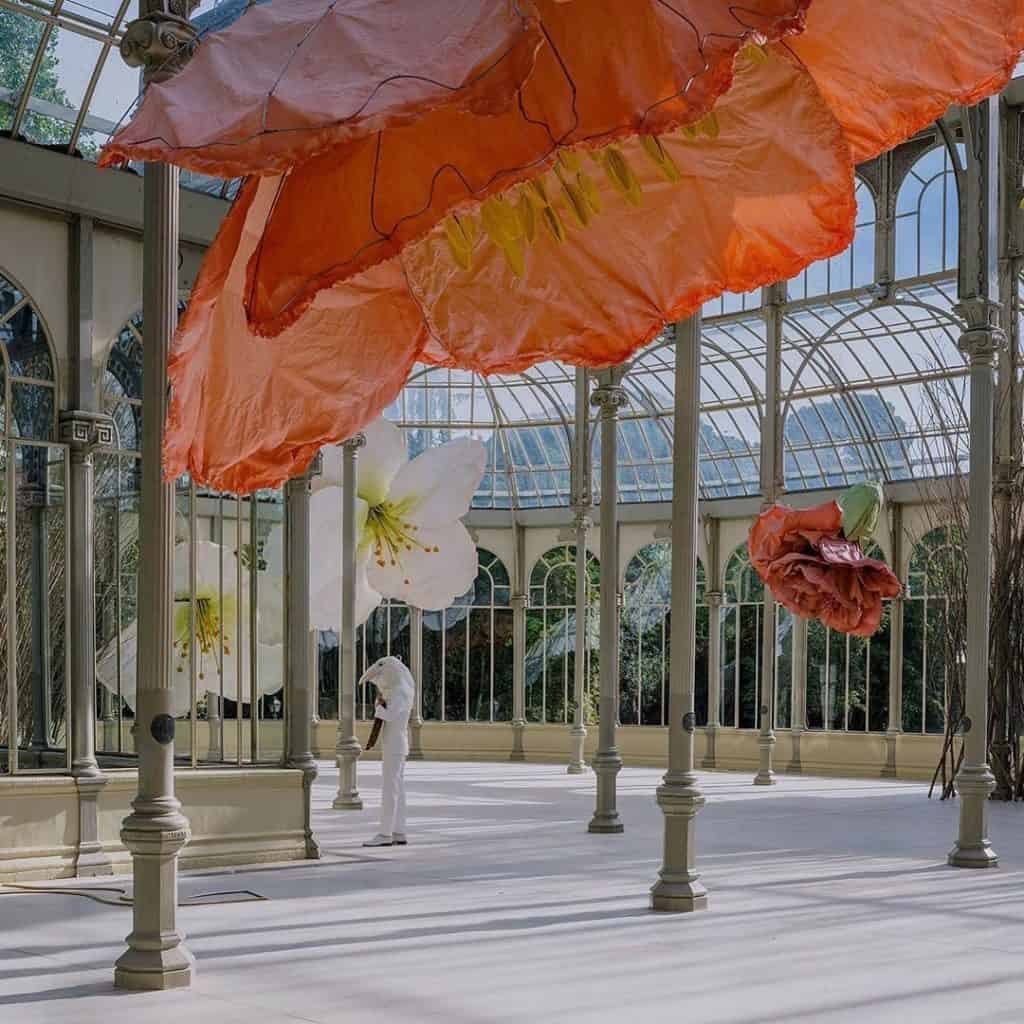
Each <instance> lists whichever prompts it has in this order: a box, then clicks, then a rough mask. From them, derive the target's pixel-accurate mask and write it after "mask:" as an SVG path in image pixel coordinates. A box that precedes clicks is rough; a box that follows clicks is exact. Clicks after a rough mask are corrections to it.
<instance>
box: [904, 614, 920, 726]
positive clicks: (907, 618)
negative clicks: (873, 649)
mask: <svg viewBox="0 0 1024 1024" xmlns="http://www.w3.org/2000/svg"><path fill="white" fill-rule="evenodd" d="M924 605H925V603H924V601H920V600H916V599H915V600H909V601H907V602H906V604H905V605H904V609H903V729H904V731H905V732H921V731H922V730H923V728H924Z"/></svg>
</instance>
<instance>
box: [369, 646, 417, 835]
mask: <svg viewBox="0 0 1024 1024" xmlns="http://www.w3.org/2000/svg"><path fill="white" fill-rule="evenodd" d="M363 682H367V683H373V684H374V686H376V687H377V690H378V696H377V706H376V711H375V713H374V723H373V731H372V732H371V734H370V740H369V742H368V743H367V744H366V749H367V750H372V749H373V748H374V746H376V743H377V738H378V736H380V735H381V733H382V732H383V739H382V740H381V804H380V832H378V833H377V835H375V836H374V837H373V838H372V839H369V840H367V841H366V842H365V843H363V846H405V845H406V843H407V842H408V840H407V839H406V837H405V762H406V758H407V757H408V756H409V715H410V714H411V713H412V706H413V702H414V701H415V699H416V684H415V683H414V682H413V678H412V674H411V673H410V672H409V670H408V669H407V668H406V667H405V665H403V664H402V662H401V661H399V660H398V658H393V657H391V656H390V655H389V656H388V657H386V658H381V659H380V661H376V662H374V663H373V664H372V665H371V666H370V667H369V668H368V669H367V670H366V672H365V673H364V674H363V678H362V679H361V680H360V683H363Z"/></svg>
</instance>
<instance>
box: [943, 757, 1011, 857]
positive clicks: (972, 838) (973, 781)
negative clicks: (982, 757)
mask: <svg viewBox="0 0 1024 1024" xmlns="http://www.w3.org/2000/svg"><path fill="white" fill-rule="evenodd" d="M995 785H996V780H995V776H994V775H993V774H992V772H991V771H990V770H989V767H988V765H987V764H983V765H968V766H967V767H965V768H961V769H960V774H959V775H957V777H956V791H957V794H958V795H959V797H960V834H959V836H958V837H957V841H956V845H955V846H954V847H953V849H952V850H951V851H950V853H949V856H948V857H947V861H948V863H949V864H950V866H951V867H954V868H994V867H998V866H999V856H998V854H996V852H995V850H993V849H992V843H991V842H990V841H989V838H988V798H989V796H990V795H991V794H992V791H993V790H994V789H995Z"/></svg>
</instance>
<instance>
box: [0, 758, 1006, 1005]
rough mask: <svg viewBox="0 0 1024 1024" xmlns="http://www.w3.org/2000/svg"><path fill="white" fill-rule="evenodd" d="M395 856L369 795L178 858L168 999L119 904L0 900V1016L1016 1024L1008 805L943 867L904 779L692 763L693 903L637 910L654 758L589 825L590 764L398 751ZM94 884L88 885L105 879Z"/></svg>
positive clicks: (930, 823)
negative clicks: (314, 836) (384, 841)
mask: <svg viewBox="0 0 1024 1024" xmlns="http://www.w3.org/2000/svg"><path fill="white" fill-rule="evenodd" d="M408 777H409V788H410V804H411V809H412V813H411V821H410V826H411V828H410V831H411V839H412V841H413V843H414V845H410V846H409V847H408V848H406V849H401V850H399V849H395V850H384V851H366V853H372V854H373V855H372V856H364V851H363V850H362V849H361V848H360V847H359V842H360V841H361V839H362V838H364V837H365V836H366V835H368V834H370V833H371V832H372V831H373V820H374V817H375V811H376V805H377V796H378V781H379V766H378V765H375V764H367V765H364V766H363V767H362V769H361V782H362V788H363V792H364V796H365V797H366V802H367V809H366V810H365V811H363V812H361V813H352V812H349V813H341V812H333V811H331V810H330V799H331V797H332V795H333V790H334V784H335V781H336V776H335V773H334V771H333V768H332V767H331V766H329V765H325V766H323V775H322V776H321V779H320V780H319V781H318V784H317V787H316V792H315V800H316V823H317V827H318V829H319V833H320V836H321V839H322V843H323V847H324V851H325V858H324V860H323V861H321V862H319V863H316V864H305V865H293V866H284V867H275V868H269V869H268V868H265V869H262V870H239V871H235V872H218V873H213V874H203V875H198V874H191V875H186V876H183V879H182V891H183V893H184V894H197V893H210V892H217V891H224V890H237V889H251V890H254V891H256V892H258V893H260V894H261V895H263V896H265V897H267V901H266V902H248V903H235V904H225V905H220V906H202V907H191V908H185V909H183V910H182V911H181V912H180V920H181V923H182V925H183V927H184V928H185V930H186V931H187V932H188V942H189V945H190V947H191V949H192V950H193V952H194V953H195V954H196V957H197V960H198V963H197V971H196V976H195V980H194V983H193V986H192V988H191V989H190V990H188V991H180V992H170V993H147V994H141V995H139V994H128V993H121V992H116V991H115V990H114V989H113V987H112V984H111V977H112V973H111V965H112V964H113V962H114V960H115V958H116V957H117V956H118V954H119V953H120V951H121V949H122V937H123V936H124V935H125V934H126V933H127V932H128V930H129V927H130V913H129V911H127V910H125V909H122V908H117V907H110V906H104V905H100V904H97V903H95V902H93V901H91V900H88V899H83V898H81V897H79V896H72V895H66V894H60V895H50V894H45V895H37V894H32V895H0V1024H38V1022H42V1021H46V1022H56V1021H61V1022H66V1024H92V1022H104V1024H129V1022H131V1024H151V1022H154V1024H164V1022H177V1021H181V1022H187V1024H284V1022H293V1021H307V1022H310V1021H311V1022H318V1024H320V1022H322V1024H327V1022H340V1021H363V1020H365V1021H367V1022H373V1024H377V1022H380V1024H405V1022H429V1021H445V1022H451V1024H491V1022H498V1021H502V1022H504V1021H509V1022H511V1021H515V1022H529V1021H545V1022H546V1021H551V1022H558V1024H563V1022H564V1024H577V1022H579V1024H583V1022H587V1024H590V1022H597V1021H615V1022H616V1024H622V1022H626V1024H640V1022H641V1021H644V1022H646V1021H658V1022H660V1021H666V1022H667V1021H672V1022H685V1024H711V1022H723V1024H724V1022H731V1024H740V1022H742V1024H753V1022H759V1024H769V1022H771V1024H788V1022H794V1024H796V1022H807V1024H817V1022H828V1024H832V1022H840V1021H842V1022H849V1021H856V1022H861V1021H864V1022H871V1024H879V1022H888V1021H898V1022H900V1024H911V1022H918V1021H921V1022H928V1024H940V1022H945V1021H957V1022H958V1024H967V1022H973V1021H977V1022H982V1021H984V1022H986V1024H1000V1022H1008V1024H1020V1022H1024V968H1022V963H1024V961H1022V959H1021V956H1022V950H1024V807H1022V806H1018V807H1016V808H1014V807H1007V806H994V807H993V808H992V811H993V813H992V829H991V831H992V836H993V840H994V843H995V845H996V848H997V849H998V851H999V853H1000V855H1001V857H1002V861H1003V863H1002V867H1001V868H1000V869H999V870H996V871H988V872H968V871H958V870H955V869H952V868H947V867H946V866H945V863H944V860H945V853H946V851H947V849H948V847H949V846H950V843H951V838H952V836H953V834H954V830H955V820H956V813H957V809H956V806H955V804H949V803H947V804H940V803H938V802H936V801H931V802H929V801H928V800H927V799H925V792H926V788H925V787H924V786H922V785H917V784H907V783H897V782H882V781H849V780H834V779H820V778H795V777H783V778H782V779H781V781H780V785H779V786H778V787H776V788H775V789H773V790H770V791H769V790H761V789H755V788H754V787H753V786H751V785H750V777H749V776H747V775H738V774H705V775H702V777H701V781H702V785H703V787H704V789H705V792H706V794H707V797H708V805H707V807H706V808H705V809H704V811H703V812H702V813H701V815H700V817H699V819H698V834H699V842H700V864H701V867H702V869H703V872H704V880H705V882H706V884H707V886H708V889H709V892H710V900H711V906H710V910H709V911H708V912H706V913H703V914H696V915H680V916H661V915H653V914H651V913H650V912H649V911H648V910H647V909H646V905H647V890H648V887H649V885H650V884H651V882H652V881H653V879H654V877H655V873H656V869H657V866H658V863H659V860H660V857H659V851H660V844H661V828H660V825H661V817H660V812H659V811H658V809H657V807H656V805H655V803H654V799H653V794H654V789H655V786H656V784H657V781H658V779H659V777H660V775H659V773H658V772H655V771H652V770H642V769H626V770H624V771H623V773H622V775H621V776H620V779H619V782H620V787H619V792H620V807H621V809H622V812H623V817H624V819H625V822H626V826H627V832H626V834H625V835H623V836H607V837H597V836H590V835H587V834H586V833H585V831H584V825H585V822H586V820H587V818H588V814H589V811H590V809H591V805H592V791H593V778H592V776H584V777H582V778H571V777H567V776H566V775H565V774H564V770H562V769H559V768H557V767H554V766H540V765H531V766H526V765H512V764H503V765H469V764H458V765H454V764H438V763H428V764H412V765H410V766H409V772H408ZM102 884H104V885H109V884H110V883H109V880H105V881H104V882H103V883H102Z"/></svg>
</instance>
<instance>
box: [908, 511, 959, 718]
mask: <svg viewBox="0 0 1024 1024" xmlns="http://www.w3.org/2000/svg"><path fill="white" fill-rule="evenodd" d="M963 554H964V552H963V545H962V544H961V543H960V540H959V537H958V534H957V530H956V528H955V527H947V526H940V527H937V528H936V529H934V530H932V531H931V532H929V533H928V534H926V535H925V536H924V537H922V538H921V540H920V541H918V542H917V544H915V545H914V550H913V553H912V554H911V557H910V571H909V574H908V576H907V592H906V601H905V603H904V606H903V730H904V732H919V733H941V732H942V731H943V729H944V728H945V722H946V710H947V705H948V702H949V699H950V685H949V684H950V679H949V672H948V668H947V665H946V644H945V632H946V618H947V616H948V615H949V600H950V594H951V593H956V592H957V575H958V573H961V572H963V571H964V558H963Z"/></svg>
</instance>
